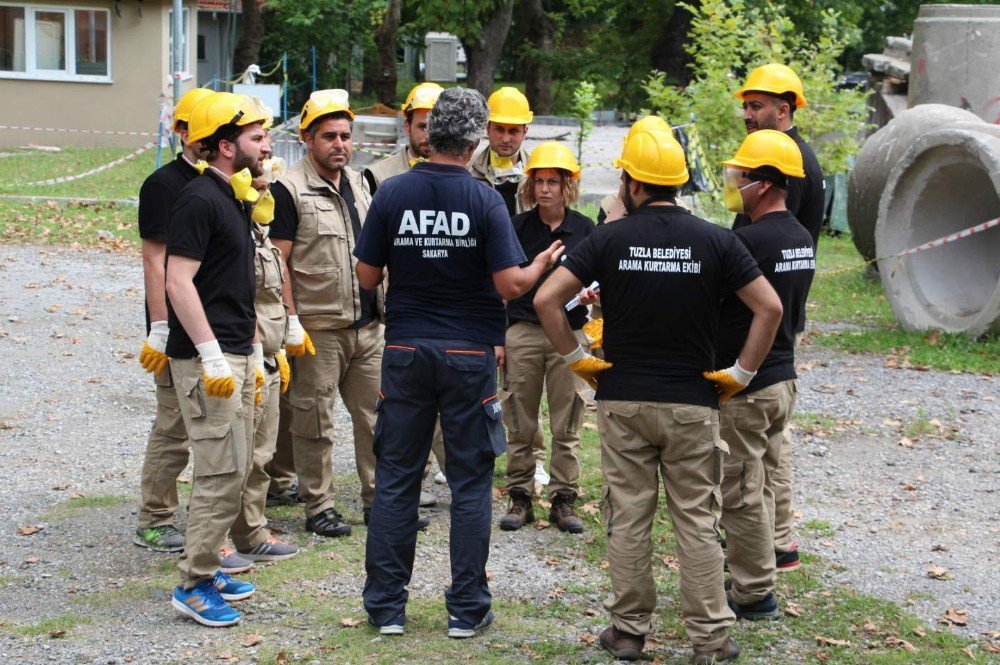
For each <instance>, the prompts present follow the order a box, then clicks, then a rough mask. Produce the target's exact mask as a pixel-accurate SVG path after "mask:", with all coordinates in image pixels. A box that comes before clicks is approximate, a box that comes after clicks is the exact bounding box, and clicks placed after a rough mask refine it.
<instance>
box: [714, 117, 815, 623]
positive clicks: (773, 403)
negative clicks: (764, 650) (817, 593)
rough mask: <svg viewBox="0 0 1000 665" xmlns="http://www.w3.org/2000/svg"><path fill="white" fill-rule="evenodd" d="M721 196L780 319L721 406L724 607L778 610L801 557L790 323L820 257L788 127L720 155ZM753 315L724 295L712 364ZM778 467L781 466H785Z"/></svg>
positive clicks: (744, 612) (759, 615) (729, 351)
mask: <svg viewBox="0 0 1000 665" xmlns="http://www.w3.org/2000/svg"><path fill="white" fill-rule="evenodd" d="M725 164H726V171H725V175H724V178H723V180H724V182H725V183H726V186H727V188H728V191H730V192H733V191H734V192H737V194H730V196H728V197H727V200H729V201H730V202H731V204H732V209H734V210H735V211H744V212H745V213H746V215H747V217H748V218H749V219H750V224H749V225H748V226H744V227H741V228H740V229H738V230H736V231H735V235H736V237H737V238H739V239H740V241H741V242H742V243H743V244H744V245H746V247H747V249H748V250H750V253H751V254H752V255H753V257H754V260H755V261H756V262H757V265H758V267H759V268H760V270H761V271H762V272H763V273H764V276H765V277H766V278H767V280H768V281H769V282H770V283H771V286H773V287H774V289H775V291H777V293H778V297H780V298H781V304H782V306H783V308H784V314H783V315H782V318H781V327H780V328H779V329H778V334H777V336H776V337H775V340H774V344H773V345H772V347H771V351H770V352H769V353H768V355H767V358H765V359H764V362H763V363H762V364H761V366H760V369H758V370H757V375H756V376H755V377H754V378H753V380H752V381H751V382H750V384H749V385H748V386H747V388H746V390H744V391H743V392H741V393H740V394H738V395H736V396H735V397H733V398H732V399H731V400H729V401H728V402H726V403H725V404H724V405H723V406H722V409H721V427H722V437H723V439H725V440H726V442H727V443H728V444H729V451H730V457H729V459H728V460H727V461H726V465H725V467H724V478H723V482H722V497H723V512H722V525H723V527H725V529H726V532H727V541H728V549H727V559H728V561H729V569H730V572H731V573H732V580H733V586H732V594H731V596H730V606H731V607H732V608H733V611H734V612H736V614H737V615H738V616H740V617H745V618H748V619H771V618H777V616H778V606H777V603H776V602H775V601H774V595H773V593H772V590H773V589H774V573H775V563H776V560H777V565H778V570H790V569H792V568H797V567H798V565H799V560H798V551H797V549H796V547H795V544H794V543H793V542H792V540H791V525H792V520H793V517H792V506H791V495H792V492H791V447H790V446H789V445H787V442H788V439H787V437H786V436H785V434H784V431H785V428H786V426H787V425H788V424H789V423H790V422H791V415H792V408H793V406H794V404H795V394H796V388H795V378H796V377H795V331H796V329H797V327H798V325H799V323H800V318H801V316H802V314H801V312H802V305H803V303H804V302H805V301H806V297H807V296H808V294H809V287H810V285H811V284H812V279H813V273H814V271H815V267H816V262H815V258H814V256H813V245H812V238H811V236H810V235H809V232H808V231H806V230H805V229H804V228H803V227H802V225H801V224H799V223H798V222H797V220H796V219H795V217H793V216H792V214H791V213H790V212H789V211H788V209H787V208H786V207H785V198H786V194H787V191H788V189H789V184H788V183H789V181H791V180H794V179H796V178H802V177H803V176H804V175H805V173H804V171H803V169H802V157H801V154H800V152H799V149H798V146H797V145H796V144H795V141H793V140H792V139H791V138H790V137H789V136H788V135H787V134H784V133H782V132H778V131H773V130H768V129H764V130H760V131H757V132H754V133H753V134H750V135H749V136H747V138H746V140H744V141H743V145H742V146H740V149H739V151H738V152H737V153H736V156H735V157H734V158H733V159H731V160H729V161H727V162H725ZM750 323H751V314H750V311H749V310H748V309H747V308H746V307H745V306H744V305H743V303H741V302H739V300H738V299H736V298H734V297H732V296H727V297H726V298H725V300H724V301H723V303H722V313H721V315H720V317H719V330H720V336H719V346H718V362H719V363H721V364H723V365H725V364H726V363H729V362H733V361H734V360H735V359H736V356H737V354H738V353H739V350H740V347H741V346H742V344H743V341H744V340H745V339H746V335H747V331H748V330H749V327H750ZM783 469H785V470H787V471H783Z"/></svg>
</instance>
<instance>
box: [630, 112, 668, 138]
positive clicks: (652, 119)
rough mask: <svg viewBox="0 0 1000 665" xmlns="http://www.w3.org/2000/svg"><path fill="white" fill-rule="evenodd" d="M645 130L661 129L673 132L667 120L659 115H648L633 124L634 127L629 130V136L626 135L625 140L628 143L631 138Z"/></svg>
mask: <svg viewBox="0 0 1000 665" xmlns="http://www.w3.org/2000/svg"><path fill="white" fill-rule="evenodd" d="M645 129H659V130H661V131H666V132H669V131H671V129H670V123H668V122H667V121H666V120H664V119H663V118H661V117H660V116H658V115H647V116H645V117H643V118H639V119H638V120H636V121H635V122H633V123H632V126H631V127H629V128H628V134H626V135H625V140H626V141H627V140H628V139H629V137H630V136H632V135H633V134H635V133H636V132H641V131H643V130H645Z"/></svg>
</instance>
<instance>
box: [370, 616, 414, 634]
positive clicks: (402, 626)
mask: <svg viewBox="0 0 1000 665" xmlns="http://www.w3.org/2000/svg"><path fill="white" fill-rule="evenodd" d="M368 623H369V625H371V626H373V627H375V628H378V634H379V635H402V634H403V633H405V632H406V613H405V612H402V613H400V615H399V616H397V617H396V618H395V619H392V620H391V621H389V622H387V623H384V624H382V625H381V626H379V625H377V624H376V623H375V622H374V621H373V620H372V618H371V616H369V617H368Z"/></svg>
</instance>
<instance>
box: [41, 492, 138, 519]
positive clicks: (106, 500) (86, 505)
mask: <svg viewBox="0 0 1000 665" xmlns="http://www.w3.org/2000/svg"><path fill="white" fill-rule="evenodd" d="M133 501H135V497H131V496H121V495H118V494H109V495H105V496H79V497H76V498H73V499H66V500H65V501H60V502H59V503H57V504H56V505H55V506H53V507H52V508H50V509H49V511H48V512H46V513H45V514H44V515H42V518H41V519H42V520H43V521H45V522H59V521H62V520H67V519H69V518H71V517H74V516H76V515H78V514H79V513H80V512H82V511H85V510H90V509H92V508H108V507H111V506H120V505H122V504H126V503H132V502H133Z"/></svg>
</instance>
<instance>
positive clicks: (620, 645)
mask: <svg viewBox="0 0 1000 665" xmlns="http://www.w3.org/2000/svg"><path fill="white" fill-rule="evenodd" d="M600 642H601V647H602V648H603V649H604V650H605V651H607V652H608V653H610V654H611V655H612V656H614V657H615V658H617V659H618V660H639V659H640V658H642V647H643V646H644V645H645V644H646V638H645V637H644V636H642V635H632V634H631V633H626V632H625V631H623V630H618V629H617V628H615V627H614V626H608V627H607V628H605V629H604V630H603V631H601V639H600Z"/></svg>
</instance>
